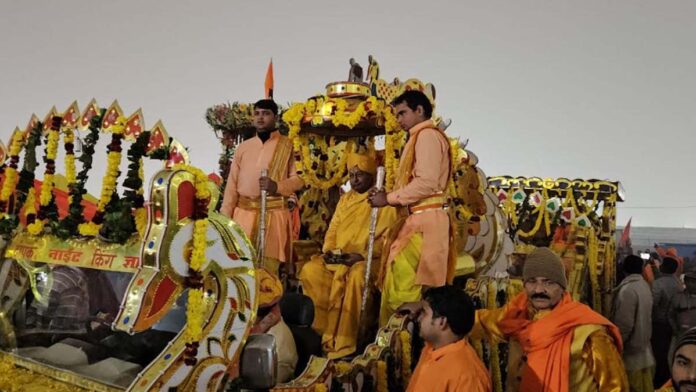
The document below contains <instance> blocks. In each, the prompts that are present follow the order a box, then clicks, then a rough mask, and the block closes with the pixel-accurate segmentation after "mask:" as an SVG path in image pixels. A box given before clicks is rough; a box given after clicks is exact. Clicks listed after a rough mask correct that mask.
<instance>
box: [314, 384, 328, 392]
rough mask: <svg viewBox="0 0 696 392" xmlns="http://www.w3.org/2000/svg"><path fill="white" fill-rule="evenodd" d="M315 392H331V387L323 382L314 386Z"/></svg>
mask: <svg viewBox="0 0 696 392" xmlns="http://www.w3.org/2000/svg"><path fill="white" fill-rule="evenodd" d="M314 392H329V387H327V386H326V384H324V383H323V382H322V383H319V384H317V385H315V386H314Z"/></svg>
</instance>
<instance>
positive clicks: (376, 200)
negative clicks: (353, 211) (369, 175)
mask: <svg viewBox="0 0 696 392" xmlns="http://www.w3.org/2000/svg"><path fill="white" fill-rule="evenodd" d="M367 200H368V201H369V202H370V205H371V206H372V207H384V206H387V205H389V202H388V201H387V192H385V191H383V190H378V189H377V188H372V189H371V190H370V193H369V196H368V197H367Z"/></svg>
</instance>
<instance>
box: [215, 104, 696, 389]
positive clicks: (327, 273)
mask: <svg viewBox="0 0 696 392" xmlns="http://www.w3.org/2000/svg"><path fill="white" fill-rule="evenodd" d="M392 105H393V108H394V113H395V115H396V118H397V120H398V122H399V123H400V125H401V126H402V127H403V129H406V130H408V141H407V143H406V145H405V147H404V149H403V151H402V152H401V154H400V163H399V169H398V173H397V174H396V181H395V186H394V188H393V189H392V190H391V191H389V192H386V191H385V190H383V189H377V188H375V175H376V172H377V157H376V156H374V152H370V151H362V152H355V153H350V154H349V156H348V157H347V159H346V162H347V168H346V169H347V170H348V173H349V179H350V185H351V189H350V191H348V192H345V193H344V194H343V195H342V196H341V197H340V200H339V202H338V205H337V206H336V210H335V212H334V213H333V215H332V219H331V222H330V224H329V227H328V230H327V233H326V236H325V240H324V243H323V248H322V249H321V252H320V253H318V254H316V255H315V256H314V257H312V258H311V260H309V261H308V262H306V263H305V264H304V265H303V266H302V268H301V269H300V270H299V273H298V274H297V276H298V278H299V281H300V282H301V288H302V290H303V292H304V294H305V295H306V296H308V297H309V298H310V299H311V300H312V302H313V304H314V311H315V317H314V321H313V324H312V328H313V329H314V330H315V331H316V332H317V333H318V334H319V335H320V336H321V345H322V350H323V352H324V353H325V354H326V355H327V356H328V357H329V358H346V357H350V356H351V355H355V354H356V350H357V346H358V330H359V329H360V325H359V324H360V323H361V316H362V314H361V313H362V312H363V311H364V310H363V306H362V303H361V300H362V296H363V293H365V292H367V293H370V295H373V293H374V291H373V288H372V287H371V286H372V282H373V281H374V285H375V286H376V287H375V288H376V289H378V291H379V292H380V293H381V295H380V298H381V302H380V303H379V306H378V307H379V324H380V325H384V324H385V323H386V322H387V321H388V320H389V318H390V317H391V316H392V315H393V314H394V313H397V312H398V313H402V314H405V315H407V316H408V317H411V318H413V320H415V321H416V324H417V325H418V331H419V335H420V337H421V338H422V340H423V341H424V342H425V347H424V349H423V350H422V352H421V355H420V358H419V360H418V363H417V366H416V368H415V370H414V372H413V376H412V377H411V380H410V383H409V384H408V387H407V389H408V391H414V392H417V391H426V390H427V391H490V390H492V383H491V378H490V372H489V371H488V369H486V367H485V365H484V364H483V362H482V361H481V360H480V359H479V357H478V356H477V354H476V351H475V350H474V349H473V348H472V346H471V344H470V339H482V338H487V339H490V340H491V341H492V342H507V343H509V351H508V355H507V372H506V374H507V379H506V380H505V381H506V385H507V390H510V391H554V392H555V391H629V390H630V391H653V390H655V388H662V389H660V390H661V391H671V390H678V391H691V390H696V389H694V388H696V330H695V329H692V327H694V326H696V307H694V306H696V273H687V274H686V275H685V279H684V282H682V280H681V279H680V277H679V276H678V272H680V271H678V270H680V269H681V268H682V267H680V266H679V265H678V262H677V260H675V259H674V258H671V257H669V256H666V257H664V258H661V260H660V261H659V263H658V264H654V265H655V266H656V268H658V269H659V272H657V271H653V269H652V268H651V267H652V266H651V265H647V266H646V263H645V262H644V260H643V259H642V258H640V257H638V256H628V257H626V258H625V260H623V262H622V263H621V265H622V268H623V271H624V272H625V278H624V279H623V280H622V281H621V282H620V283H619V284H618V285H617V287H616V288H615V291H614V304H613V305H614V306H613V310H612V313H611V316H610V317H609V318H605V317H603V316H602V315H600V314H599V313H597V312H595V311H594V310H592V309H591V308H590V307H588V306H586V305H584V304H582V303H580V302H579V301H577V300H575V299H573V298H572V297H571V295H570V293H569V292H568V291H567V290H566V288H567V285H568V283H567V278H566V271H565V270H564V267H563V263H562V262H561V259H560V258H559V256H557V255H556V254H555V253H553V252H552V251H551V250H550V249H548V248H544V247H540V248H536V249H535V250H534V251H532V252H531V253H530V254H529V255H528V256H527V258H526V261H525V263H524V266H523V269H522V278H523V281H524V290H523V291H522V292H521V293H520V294H519V295H517V296H516V297H514V298H512V299H511V300H510V301H508V303H507V304H506V305H505V306H503V307H501V308H498V309H495V310H486V309H480V310H476V309H475V308H474V305H473V303H472V300H471V299H470V298H469V297H468V296H467V295H466V294H465V293H464V292H463V291H462V290H460V289H458V288H455V287H454V286H452V285H451V284H452V278H453V271H454V257H453V255H452V247H451V246H450V239H451V236H450V231H451V222H450V216H449V214H448V213H447V211H446V209H447V195H446V187H447V182H448V177H449V176H450V168H451V164H450V155H449V148H450V147H449V142H448V139H447V137H446V136H445V134H444V131H443V130H442V129H440V128H438V127H437V126H436V124H435V123H434V122H433V120H432V119H431V117H432V105H431V103H430V101H429V99H428V98H427V97H426V96H425V95H424V94H423V93H420V92H418V91H407V92H405V93H404V94H402V95H401V96H399V97H397V98H396V100H395V101H394V102H392ZM277 116H278V107H277V105H276V104H275V102H273V101H272V100H270V99H265V100H260V101H258V102H257V103H256V104H255V106H254V125H255V127H256V129H257V134H256V136H254V137H252V138H250V139H248V140H246V141H244V142H242V143H241V144H240V145H239V146H238V148H237V150H236V153H235V155H234V158H233V160H232V163H231V169H230V172H229V177H228V179H227V186H226V189H225V192H224V199H223V203H222V209H221V212H222V213H223V214H225V215H227V216H229V217H230V218H232V219H233V220H234V221H236V222H237V223H238V224H239V225H240V226H241V227H242V229H244V231H245V232H246V234H247V235H248V236H249V238H251V239H252V240H254V239H256V238H257V236H258V235H259V220H260V210H261V208H260V207H261V202H260V197H261V192H262V191H265V193H266V194H267V195H268V196H267V199H266V208H267V211H266V215H265V241H262V242H258V241H257V243H265V249H264V260H262V263H263V265H264V269H262V270H261V271H263V272H260V273H259V274H260V276H261V288H260V295H261V298H262V300H261V303H262V305H261V310H260V311H259V319H258V320H257V324H256V326H255V327H254V331H255V332H268V333H272V334H274V335H275V336H276V339H277V340H278V341H279V343H278V344H279V347H283V349H282V351H283V355H284V358H283V359H282V361H281V362H282V365H279V366H282V369H281V368H280V367H279V374H281V380H280V381H287V380H288V379H289V378H291V376H292V371H293V370H294V367H295V364H294V363H293V362H296V361H297V354H296V351H295V350H294V348H293V349H289V348H288V347H292V346H294V343H292V341H291V340H292V334H290V333H288V332H287V326H285V327H283V325H284V324H283V323H282V316H281V315H280V313H279V310H278V309H277V302H278V299H279V298H280V297H281V296H282V284H281V283H280V280H279V279H278V276H279V275H281V274H283V273H284V272H287V271H286V270H287V266H288V264H290V263H289V262H290V261H291V259H290V257H291V252H292V250H291V244H292V235H293V234H292V233H293V230H292V216H291V212H290V208H293V207H294V205H291V206H290V208H288V201H289V200H290V199H292V200H296V198H294V196H295V193H296V192H298V191H300V190H301V188H302V187H303V182H302V179H301V178H300V176H299V175H298V173H297V172H296V170H295V164H294V162H295V157H294V156H293V154H292V150H293V149H292V143H291V142H290V140H289V139H288V138H287V137H285V136H283V135H281V134H280V133H279V132H278V130H277V128H276V123H277V120H278V119H277ZM264 170H267V172H266V171H264ZM262 173H267V174H262ZM373 208H378V209H379V214H378V218H377V225H376V230H375V233H374V235H375V238H376V240H375V241H374V243H373V244H372V245H373V249H374V252H373V260H367V258H368V254H367V253H368V251H367V250H368V248H369V244H368V242H369V239H370V232H369V227H370V219H371V218H370V216H371V211H372V209H373ZM368 261H372V262H368ZM368 266H370V271H367V268H368ZM644 275H645V276H644ZM366 277H369V278H367V279H368V280H366ZM366 286H367V290H366Z"/></svg>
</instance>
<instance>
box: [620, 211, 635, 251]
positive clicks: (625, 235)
mask: <svg viewBox="0 0 696 392" xmlns="http://www.w3.org/2000/svg"><path fill="white" fill-rule="evenodd" d="M632 220H633V217H630V218H629V219H628V223H626V227H624V229H623V232H621V239H620V240H619V246H626V245H627V244H628V240H629V238H631V221H632Z"/></svg>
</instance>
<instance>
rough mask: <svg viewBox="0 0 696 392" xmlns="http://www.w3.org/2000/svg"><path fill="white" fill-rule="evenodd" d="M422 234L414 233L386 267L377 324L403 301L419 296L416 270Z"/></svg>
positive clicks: (418, 298)
mask: <svg viewBox="0 0 696 392" xmlns="http://www.w3.org/2000/svg"><path fill="white" fill-rule="evenodd" d="M422 246H423V235H422V234H421V233H415V234H414V235H412V236H411V238H409V240H408V244H406V246H405V247H404V248H403V249H402V250H401V252H399V254H397V255H396V257H395V258H394V261H393V262H392V264H391V266H390V267H389V268H387V273H386V276H385V278H384V285H383V288H382V305H381V307H380V311H379V325H380V327H383V326H385V325H386V324H387V321H389V318H390V317H391V315H392V314H394V312H395V311H396V309H397V308H398V307H399V306H401V304H403V303H405V302H414V301H418V300H420V298H421V286H420V285H417V284H416V271H417V270H418V262H419V260H420V254H421V247H422Z"/></svg>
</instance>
